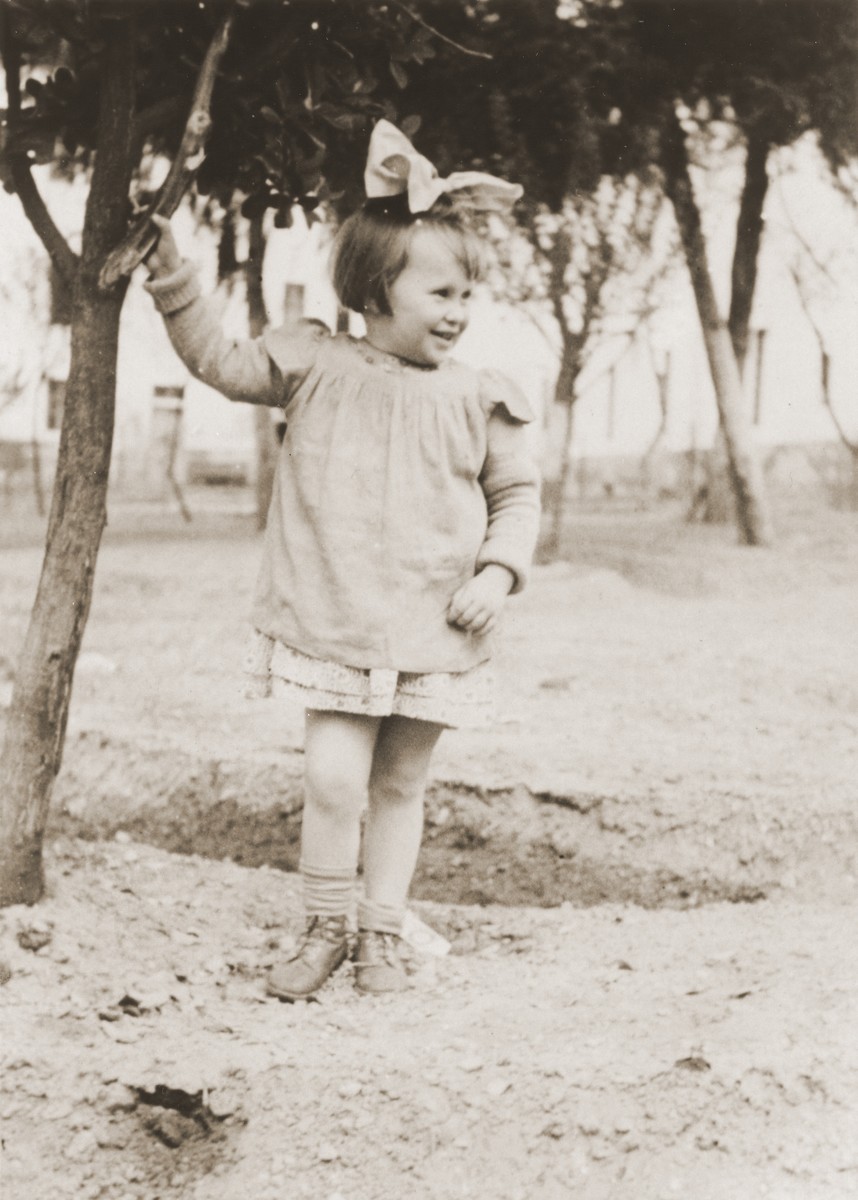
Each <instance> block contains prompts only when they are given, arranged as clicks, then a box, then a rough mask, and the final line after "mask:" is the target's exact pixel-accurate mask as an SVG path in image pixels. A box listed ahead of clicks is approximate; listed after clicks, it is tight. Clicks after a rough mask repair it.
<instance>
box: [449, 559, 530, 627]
mask: <svg viewBox="0 0 858 1200" xmlns="http://www.w3.org/2000/svg"><path fill="white" fill-rule="evenodd" d="M514 583H515V576H514V575H513V573H512V571H510V570H508V569H507V568H506V567H502V566H500V564H498V563H488V564H487V565H486V566H485V567H483V569H482V571H480V573H479V575H475V576H474V578H473V579H469V580H468V582H467V583H465V584H463V585H462V587H460V588H459V590H458V591H457V592H456V594H455V595H454V596H453V599H452V600H451V601H450V607H449V608H448V609H447V622H448V624H450V625H455V626H456V627H457V628H458V629H463V630H465V632H467V633H477V634H484V633H491V631H492V630H493V629H494V627H495V625H497V621H498V617H499V616H500V613H501V609H502V608H503V606H504V601H505V600H506V598H507V596H508V595H509V593H510V591H511V589H512V586H513V584H514Z"/></svg>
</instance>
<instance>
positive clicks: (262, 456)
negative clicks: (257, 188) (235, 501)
mask: <svg viewBox="0 0 858 1200" xmlns="http://www.w3.org/2000/svg"><path fill="white" fill-rule="evenodd" d="M264 260H265V231H264V229H263V226H262V217H261V216H256V217H251V218H250V229H249V232H248V245H247V261H246V263H245V267H244V274H245V280H246V287H247V316H248V322H249V327H250V336H251V337H261V336H262V331H263V329H264V328H265V326H266V323H267V321H266V313H265V299H264V297H263V294H262V267H263V263H264ZM254 420H255V422H256V528H257V529H260V530H262V529H264V528H265V522H266V520H267V519H268V509H269V507H270V505H271V494H272V492H273V491H274V471H275V469H276V467H277V437H276V434H275V432H274V424H273V422H272V420H271V410H270V409H269V408H268V407H267V405H264V404H257V405H256V407H255V410H254Z"/></svg>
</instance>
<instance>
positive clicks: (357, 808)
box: [304, 758, 367, 817]
mask: <svg viewBox="0 0 858 1200" xmlns="http://www.w3.org/2000/svg"><path fill="white" fill-rule="evenodd" d="M304 794H305V803H307V804H312V805H313V806H314V807H315V808H316V809H317V811H321V812H324V813H326V814H327V815H328V816H333V817H335V816H340V817H354V816H355V815H356V814H359V813H360V812H361V811H362V809H363V808H364V807H365V806H366V800H367V794H366V784H365V782H364V781H362V780H361V779H359V778H357V777H356V775H355V773H354V772H353V771H350V770H349V769H348V765H347V764H345V763H341V762H338V761H337V760H336V759H335V758H326V759H324V760H323V761H321V762H319V761H312V760H310V761H307V762H306V763H305V770H304Z"/></svg>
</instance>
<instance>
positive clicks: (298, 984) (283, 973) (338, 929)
mask: <svg viewBox="0 0 858 1200" xmlns="http://www.w3.org/2000/svg"><path fill="white" fill-rule="evenodd" d="M348 952H349V942H348V926H347V924H346V918H345V917H318V916H316V917H311V918H310V920H309V921H308V923H307V928H306V929H305V930H304V933H303V934H302V936H301V940H300V941H299V942H298V946H297V948H296V950H295V953H294V954H293V955H292V957H291V958H290V959H288V960H287V961H286V962H285V963H284V964H283V965H282V966H281V967H275V968H274V969H273V970H272V972H271V974H270V975H269V976H268V986H267V991H268V994H269V996H276V997H277V999H278V1000H306V999H308V998H309V997H310V996H314V995H315V994H316V992H317V991H318V990H319V988H320V987H321V986H322V984H323V983H324V982H325V981H326V980H327V979H328V978H329V977H330V976H331V975H332V974H333V973H334V971H336V969H337V967H338V966H339V965H340V964H341V963H342V962H344V961H345V959H346V957H347V956H348Z"/></svg>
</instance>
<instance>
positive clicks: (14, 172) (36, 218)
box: [9, 155, 80, 282]
mask: <svg viewBox="0 0 858 1200" xmlns="http://www.w3.org/2000/svg"><path fill="white" fill-rule="evenodd" d="M9 171H10V174H11V176H12V184H13V186H14V189H15V191H16V192H17V194H18V199H19V200H20V201H21V207H22V208H23V210H24V214H25V216H26V218H27V220H28V221H29V222H30V224H31V225H32V227H33V229H34V230H35V231H36V234H37V235H38V237H39V239H40V241H41V243H42V245H43V246H44V247H45V249H46V250H47V252H48V254H49V255H50V259H51V262H52V263H53V264H54V266H55V267H56V269H57V271H58V272H59V273H60V275H62V277H63V279H65V280H66V281H68V282H71V280H72V279H73V278H74V273H75V271H76V270H77V267H78V263H79V261H80V260H79V258H78V256H77V255H76V254H75V252H74V251H73V250H72V248H71V246H70V245H69V244H68V242H67V241H66V239H65V238H64V237H63V235H62V234H61V233H60V231H59V229H58V228H57V226H56V224H55V222H54V219H53V217H52V216H51V214H50V213H49V212H48V208H47V205H46V204H45V202H44V200H43V199H42V195H41V193H40V191H39V189H38V188H37V187H36V181H35V179H33V176H32V174H31V172H30V164H29V163H28V162H27V160H26V158H23V157H20V156H18V155H10V156H9Z"/></svg>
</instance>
